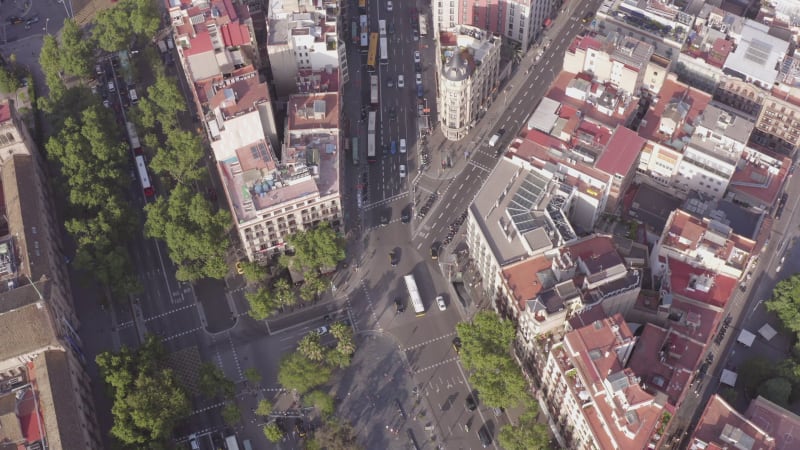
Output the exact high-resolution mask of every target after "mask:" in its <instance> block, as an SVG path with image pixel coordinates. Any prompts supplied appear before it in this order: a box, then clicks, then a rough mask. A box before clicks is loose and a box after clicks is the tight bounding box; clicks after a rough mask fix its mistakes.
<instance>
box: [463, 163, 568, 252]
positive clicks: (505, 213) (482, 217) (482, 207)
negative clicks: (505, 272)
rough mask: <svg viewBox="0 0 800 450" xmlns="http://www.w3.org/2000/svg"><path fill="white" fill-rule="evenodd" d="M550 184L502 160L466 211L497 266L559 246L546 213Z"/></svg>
mask: <svg viewBox="0 0 800 450" xmlns="http://www.w3.org/2000/svg"><path fill="white" fill-rule="evenodd" d="M553 187H554V185H553V183H552V182H551V181H550V180H549V179H548V178H546V177H545V176H544V175H543V174H540V173H539V172H538V171H533V170H526V169H525V168H523V167H522V164H521V163H515V162H513V161H512V160H509V159H507V158H502V159H501V160H500V162H499V163H498V164H497V166H495V169H494V170H493V171H492V173H491V174H490V175H489V179H488V180H487V181H486V183H484V185H483V187H482V188H481V190H480V191H479V192H478V195H477V196H476V197H475V200H474V201H473V203H472V204H471V205H470V211H471V214H472V216H473V218H474V219H475V221H476V223H477V224H478V226H479V227H480V229H481V232H482V234H483V235H484V236H486V240H487V241H488V242H489V245H490V247H491V248H492V252H493V254H494V256H495V258H496V259H497V261H498V263H499V265H500V266H505V265H507V264H511V263H513V262H515V261H518V260H521V259H524V258H526V257H528V256H529V255H533V254H537V253H542V252H544V251H547V250H550V249H552V248H554V247H555V246H557V245H559V243H560V238H559V236H558V232H557V231H556V228H555V225H554V224H553V222H552V219H550V217H549V216H548V214H547V212H546V208H547V205H548V203H549V200H550V191H551V190H552V189H553Z"/></svg>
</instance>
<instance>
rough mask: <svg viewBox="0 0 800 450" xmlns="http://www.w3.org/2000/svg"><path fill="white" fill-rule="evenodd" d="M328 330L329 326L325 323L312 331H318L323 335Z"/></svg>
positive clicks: (317, 332)
mask: <svg viewBox="0 0 800 450" xmlns="http://www.w3.org/2000/svg"><path fill="white" fill-rule="evenodd" d="M328 331H329V330H328V326H327V325H323V326H321V327H319V328H317V329H315V330H314V331H312V333H316V334H318V335H320V336H323V335H326V334H328Z"/></svg>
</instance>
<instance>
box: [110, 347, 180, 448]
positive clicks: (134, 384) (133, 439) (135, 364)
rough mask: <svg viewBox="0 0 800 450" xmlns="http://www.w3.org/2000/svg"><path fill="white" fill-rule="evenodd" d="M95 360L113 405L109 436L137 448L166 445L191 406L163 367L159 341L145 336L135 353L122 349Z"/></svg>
mask: <svg viewBox="0 0 800 450" xmlns="http://www.w3.org/2000/svg"><path fill="white" fill-rule="evenodd" d="M96 361H97V365H98V366H99V368H100V373H101V375H102V377H103V379H104V380H105V382H106V383H107V384H108V385H109V387H110V388H111V394H112V398H113V402H114V403H113V406H112V409H111V412H112V414H113V416H114V424H113V426H112V428H111V434H112V435H113V436H114V437H115V438H117V439H119V440H120V441H121V442H122V443H123V444H127V445H135V446H138V447H146V448H156V447H160V446H162V445H163V444H164V443H166V442H167V440H169V439H170V438H171V436H172V430H173V428H174V427H175V425H176V423H177V422H178V421H179V420H181V419H182V418H184V417H186V416H187V415H188V414H189V413H190V411H191V407H190V403H189V398H188V396H187V395H186V393H185V392H184V390H183V388H182V387H181V386H179V385H178V383H177V381H176V380H175V377H174V375H173V373H172V371H171V370H169V369H166V368H164V351H163V348H162V347H161V344H160V342H159V341H158V340H157V339H156V338H154V337H153V336H149V337H148V338H147V340H146V341H145V343H144V345H143V346H142V347H141V348H140V349H138V350H137V351H135V352H134V351H131V350H129V349H127V348H125V347H123V348H122V350H120V352H119V353H110V352H104V353H101V354H99V355H97V358H96Z"/></svg>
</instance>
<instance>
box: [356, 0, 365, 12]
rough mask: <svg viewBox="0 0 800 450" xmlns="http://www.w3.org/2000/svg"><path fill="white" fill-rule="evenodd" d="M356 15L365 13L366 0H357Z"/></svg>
mask: <svg viewBox="0 0 800 450" xmlns="http://www.w3.org/2000/svg"><path fill="white" fill-rule="evenodd" d="M358 13H359V14H366V13H367V0H358Z"/></svg>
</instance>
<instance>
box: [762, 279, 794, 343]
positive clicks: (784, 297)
mask: <svg viewBox="0 0 800 450" xmlns="http://www.w3.org/2000/svg"><path fill="white" fill-rule="evenodd" d="M764 306H766V308H767V311H770V312H774V313H775V314H777V316H778V318H779V319H780V320H781V322H782V323H783V326H784V327H786V329H787V330H790V331H792V332H793V333H795V334H796V335H800V274H797V275H792V276H791V277H789V278H786V279H784V280H781V281H779V282H778V284H776V285H775V288H773V289H772V298H771V299H769V300H767V301H766V302H765V303H764Z"/></svg>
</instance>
